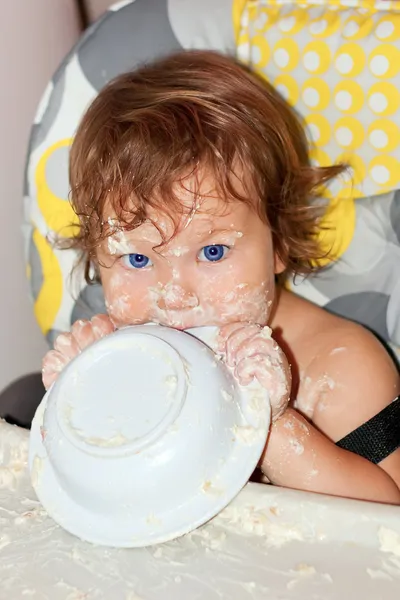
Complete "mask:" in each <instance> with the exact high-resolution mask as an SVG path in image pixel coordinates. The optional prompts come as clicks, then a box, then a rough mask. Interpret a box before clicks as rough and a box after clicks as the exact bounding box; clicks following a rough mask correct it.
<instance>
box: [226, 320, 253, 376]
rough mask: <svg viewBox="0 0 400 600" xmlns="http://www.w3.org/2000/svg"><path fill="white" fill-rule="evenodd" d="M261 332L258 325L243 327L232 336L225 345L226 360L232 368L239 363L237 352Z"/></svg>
mask: <svg viewBox="0 0 400 600" xmlns="http://www.w3.org/2000/svg"><path fill="white" fill-rule="evenodd" d="M259 331H260V328H259V326H258V325H243V326H242V327H241V328H237V329H236V330H235V331H234V332H233V333H232V334H231V336H230V337H229V338H228V339H227V341H226V344H225V360H226V362H227V364H228V365H229V366H230V367H234V366H235V365H236V363H237V362H238V361H237V352H238V349H239V348H240V347H241V346H242V344H243V343H244V342H245V341H247V340H249V339H251V338H253V337H254V336H256V335H257V334H258V333H259Z"/></svg>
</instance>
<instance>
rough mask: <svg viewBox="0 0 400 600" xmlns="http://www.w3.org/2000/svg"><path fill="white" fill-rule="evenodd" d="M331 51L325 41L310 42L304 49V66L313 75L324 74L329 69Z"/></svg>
mask: <svg viewBox="0 0 400 600" xmlns="http://www.w3.org/2000/svg"><path fill="white" fill-rule="evenodd" d="M330 60H331V51H330V50H329V46H328V44H325V42H310V43H309V44H307V45H306V46H305V48H304V50H303V57H302V62H303V65H304V68H305V69H306V71H308V72H309V73H312V74H313V75H322V73H325V71H327V70H328V69H329V66H330Z"/></svg>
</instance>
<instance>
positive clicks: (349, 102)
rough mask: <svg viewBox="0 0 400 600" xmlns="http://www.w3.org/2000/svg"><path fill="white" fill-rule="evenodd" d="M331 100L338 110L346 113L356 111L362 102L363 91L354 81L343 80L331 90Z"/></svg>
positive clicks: (350, 113) (349, 113)
mask: <svg viewBox="0 0 400 600" xmlns="http://www.w3.org/2000/svg"><path fill="white" fill-rule="evenodd" d="M333 101H334V103H335V106H336V108H337V109H338V110H340V111H341V112H342V113H344V114H346V115H352V114H354V113H356V112H358V111H359V110H360V109H361V108H362V106H363V104H364V92H363V89H362V87H361V86H360V85H359V84H358V83H356V82H355V81H348V80H344V81H341V82H340V83H338V84H337V86H336V87H335V89H334V90H333Z"/></svg>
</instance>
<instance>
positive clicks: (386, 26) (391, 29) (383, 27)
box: [371, 12, 400, 42]
mask: <svg viewBox="0 0 400 600" xmlns="http://www.w3.org/2000/svg"><path fill="white" fill-rule="evenodd" d="M371 21H372V19H371ZM374 34H375V37H377V38H378V40H380V41H381V42H394V41H395V40H397V39H399V37H400V14H399V13H393V12H389V13H388V14H387V15H386V16H385V17H383V18H382V19H380V20H379V21H378V23H377V24H376V27H375V31H374Z"/></svg>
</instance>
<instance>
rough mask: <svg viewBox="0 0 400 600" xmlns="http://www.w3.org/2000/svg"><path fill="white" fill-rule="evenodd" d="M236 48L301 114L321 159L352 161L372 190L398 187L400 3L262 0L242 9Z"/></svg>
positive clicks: (344, 189) (340, 188)
mask: <svg viewBox="0 0 400 600" xmlns="http://www.w3.org/2000/svg"><path fill="white" fill-rule="evenodd" d="M238 55H239V56H240V57H241V58H242V59H243V60H244V61H246V62H250V63H251V64H252V65H253V66H254V68H256V69H257V70H258V71H259V72H260V73H262V75H263V76H265V77H266V78H267V79H268V80H269V81H271V82H272V83H273V84H274V85H275V86H276V87H277V88H278V89H279V90H280V92H281V93H282V95H283V96H284V97H285V98H286V99H287V100H288V101H289V102H290V103H291V104H292V105H294V106H295V107H296V109H297V110H298V112H299V113H300V114H301V115H302V117H303V119H304V121H305V124H306V126H307V129H308V133H309V137H310V141H311V143H312V158H313V160H314V161H315V163H317V164H321V165H327V164H332V163H334V162H342V161H344V162H348V163H350V165H351V166H352V167H353V181H352V183H354V188H353V187H352V185H350V182H349V181H348V180H346V179H344V180H339V181H337V182H335V183H334V184H333V186H332V188H331V193H332V195H334V196H337V195H340V196H342V197H343V196H345V197H346V196H349V195H354V194H355V195H356V196H360V195H362V196H369V195H373V194H380V193H384V192H387V191H391V190H393V189H394V188H396V187H397V186H399V187H400V185H399V184H400V162H399V161H400V128H399V127H400V111H399V110H398V108H399V106H400V90H399V85H398V84H399V81H400V76H399V71H400V6H399V4H398V3H396V2H387V1H381V2H373V1H371V0H330V1H326V2H321V1H317V0H305V1H300V2H296V1H293V0H292V1H290V0H259V1H256V2H255V1H250V2H247V4H246V6H245V10H244V11H243V13H242V19H241V28H240V32H239V39H238Z"/></svg>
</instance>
